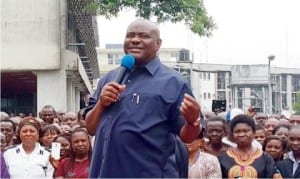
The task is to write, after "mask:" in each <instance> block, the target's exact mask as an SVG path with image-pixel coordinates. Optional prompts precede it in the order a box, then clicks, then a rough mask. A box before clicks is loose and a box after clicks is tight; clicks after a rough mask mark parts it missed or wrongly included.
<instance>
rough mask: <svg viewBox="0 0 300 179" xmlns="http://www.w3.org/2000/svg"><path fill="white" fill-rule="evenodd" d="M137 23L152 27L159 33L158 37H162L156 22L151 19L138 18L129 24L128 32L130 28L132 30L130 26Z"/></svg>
mask: <svg viewBox="0 0 300 179" xmlns="http://www.w3.org/2000/svg"><path fill="white" fill-rule="evenodd" d="M136 25H138V26H145V27H147V28H149V29H151V30H152V31H153V32H154V33H155V34H156V35H157V38H159V39H160V30H159V28H158V26H157V24H156V23H154V22H152V21H150V20H147V19H136V20H135V21H133V22H131V23H130V24H129V26H128V28H127V32H128V30H130V28H132V27H134V26H136Z"/></svg>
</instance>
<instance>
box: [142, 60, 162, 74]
mask: <svg viewBox="0 0 300 179" xmlns="http://www.w3.org/2000/svg"><path fill="white" fill-rule="evenodd" d="M160 64H161V63H160V59H159V58H158V57H155V59H153V60H151V61H150V62H149V63H147V64H146V65H145V68H146V70H147V71H148V72H149V73H150V74H151V75H152V76H153V75H154V74H155V72H156V71H157V70H158V68H159V66H160Z"/></svg>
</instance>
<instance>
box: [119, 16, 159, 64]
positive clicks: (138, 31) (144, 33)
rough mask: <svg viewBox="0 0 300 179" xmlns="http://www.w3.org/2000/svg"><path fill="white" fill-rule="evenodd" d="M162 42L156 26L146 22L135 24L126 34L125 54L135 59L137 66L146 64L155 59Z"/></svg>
mask: <svg viewBox="0 0 300 179" xmlns="http://www.w3.org/2000/svg"><path fill="white" fill-rule="evenodd" d="M160 45H161V40H160V38H159V36H158V32H157V30H156V29H155V27H154V26H152V25H150V24H148V23H146V22H143V21H142V22H139V21H138V22H134V23H133V24H131V25H130V26H129V27H128V29H127V33H126V37H125V41H124V52H125V53H126V54H131V55H133V56H134V57H135V60H136V64H137V65H140V64H146V63H147V62H149V61H150V60H152V59H153V58H155V56H156V53H157V51H158V50H159V48H160Z"/></svg>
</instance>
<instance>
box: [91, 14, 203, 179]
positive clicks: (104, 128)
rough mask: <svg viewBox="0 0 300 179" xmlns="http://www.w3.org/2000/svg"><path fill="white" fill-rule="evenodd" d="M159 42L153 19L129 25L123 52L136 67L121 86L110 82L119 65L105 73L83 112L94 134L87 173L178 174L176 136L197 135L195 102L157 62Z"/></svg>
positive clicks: (183, 85)
mask: <svg viewBox="0 0 300 179" xmlns="http://www.w3.org/2000/svg"><path fill="white" fill-rule="evenodd" d="M160 46H161V39H160V32H159V29H158V28H157V26H156V25H155V24H154V23H152V22H150V21H148V20H143V19H139V20H136V21H134V22H132V23H131V24H130V25H129V27H128V29H127V33H126V37H125V41H124V52H125V53H126V54H131V55H133V56H134V58H135V61H136V62H135V68H134V69H133V70H132V71H131V72H130V73H129V76H128V78H127V80H126V82H125V84H126V85H124V84H123V85H121V84H118V83H116V82H114V81H113V80H114V79H115V78H116V76H117V74H118V69H116V70H113V71H111V72H109V73H108V74H107V75H106V76H104V77H103V78H102V79H101V80H100V81H99V84H98V87H97V90H96V92H95V93H94V95H93V96H92V97H91V98H90V102H89V103H90V104H89V107H88V110H86V112H85V113H86V115H85V118H86V122H87V129H88V131H89V132H90V134H92V135H95V143H94V149H93V156H92V161H91V166H90V168H91V170H90V177H92V178H99V177H101V178H105V177H113V178H120V177H126V178H149V177H155V178H161V177H166V178H168V177H170V178H171V177H178V176H179V173H178V169H177V167H176V161H175V136H176V135H179V136H180V138H181V140H182V141H183V142H185V143H190V142H192V141H193V140H194V139H195V138H196V136H197V135H198V134H199V133H200V120H199V114H200V106H199V104H198V103H197V101H196V100H195V99H194V98H193V97H192V92H191V89H190V88H189V86H188V84H187V82H186V80H185V79H184V78H183V77H182V76H181V75H180V74H179V73H177V72H176V71H174V70H172V69H170V68H168V67H166V66H164V65H163V64H161V62H160V59H159V58H158V56H157V52H158V50H159V48H160ZM177 162H178V161H177ZM179 162H180V161H179Z"/></svg>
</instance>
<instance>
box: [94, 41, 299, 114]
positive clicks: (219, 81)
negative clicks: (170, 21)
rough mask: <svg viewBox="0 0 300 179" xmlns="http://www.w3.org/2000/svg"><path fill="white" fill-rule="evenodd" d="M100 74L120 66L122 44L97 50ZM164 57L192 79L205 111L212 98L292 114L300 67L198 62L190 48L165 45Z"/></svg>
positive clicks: (229, 104)
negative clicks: (270, 93) (270, 100)
mask: <svg viewBox="0 0 300 179" xmlns="http://www.w3.org/2000/svg"><path fill="white" fill-rule="evenodd" d="M97 53H98V59H99V60H100V61H99V68H100V69H101V70H102V71H101V70H100V74H101V75H103V74H105V73H107V72H108V71H110V70H111V69H113V68H116V67H118V66H119V65H120V61H121V58H122V56H123V55H124V54H123V50H122V45H120V44H109V45H107V46H106V48H105V49H97ZM159 56H160V59H161V60H162V63H164V64H165V65H167V66H169V67H171V68H173V69H175V70H176V71H178V72H180V73H181V74H182V75H183V76H185V77H186V78H187V80H188V81H189V83H190V85H191V88H192V90H193V93H194V95H195V97H196V99H197V100H198V102H199V103H200V104H201V108H202V110H204V111H211V110H212V100H226V109H232V108H241V109H243V110H244V111H246V110H247V109H248V108H249V107H250V106H254V107H257V108H259V109H260V110H261V111H262V112H264V113H267V114H268V111H269V107H270V106H271V108H272V113H274V114H282V113H283V112H286V113H292V105H293V104H294V103H295V101H296V94H297V92H299V91H300V68H282V67H271V69H270V73H271V75H270V76H271V80H269V74H268V65H267V64H258V65H224V64H208V63H194V62H193V61H194V60H193V55H192V54H191V53H190V52H189V51H188V50H186V49H180V48H161V49H160V51H159ZM101 75H100V76H101ZM269 82H270V83H271V91H272V105H269V94H268V90H269V89H268V85H269Z"/></svg>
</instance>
